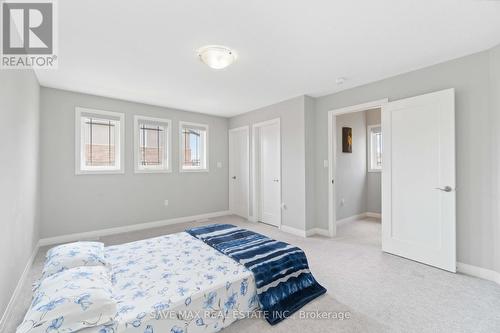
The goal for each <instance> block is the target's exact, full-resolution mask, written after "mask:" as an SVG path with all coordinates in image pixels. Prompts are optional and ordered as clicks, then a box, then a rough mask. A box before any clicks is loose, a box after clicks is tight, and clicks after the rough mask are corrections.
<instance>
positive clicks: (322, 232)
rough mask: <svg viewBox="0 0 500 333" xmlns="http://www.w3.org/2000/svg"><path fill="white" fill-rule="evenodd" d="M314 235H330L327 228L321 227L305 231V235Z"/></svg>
mask: <svg viewBox="0 0 500 333" xmlns="http://www.w3.org/2000/svg"><path fill="white" fill-rule="evenodd" d="M314 235H321V236H326V237H330V232H329V231H328V229H322V228H312V229H309V230H307V231H306V236H307V237H309V236H314Z"/></svg>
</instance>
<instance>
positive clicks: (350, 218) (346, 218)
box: [335, 213, 366, 227]
mask: <svg viewBox="0 0 500 333" xmlns="http://www.w3.org/2000/svg"><path fill="white" fill-rule="evenodd" d="M364 217H366V213H362V214H357V215H353V216H349V217H345V218H343V219H340V220H337V221H336V222H335V224H336V225H337V227H338V226H339V225H342V224H345V223H349V222H352V221H355V220H359V219H362V218H364Z"/></svg>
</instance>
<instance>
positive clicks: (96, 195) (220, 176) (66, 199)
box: [40, 88, 228, 238]
mask: <svg viewBox="0 0 500 333" xmlns="http://www.w3.org/2000/svg"><path fill="white" fill-rule="evenodd" d="M40 105H41V180H42V183H41V189H42V199H41V200H42V211H41V217H42V229H41V237H42V238H43V237H51V236H57V235H65V234H70V233H77V232H84V231H93V230H98V229H104V228H111V227H120V226H127V225H132V224H136V223H143V222H150V221H157V220H163V219H169V218H175V217H181V216H190V215H196V214H203V213H210V212H216V211H224V210H227V209H228V169H227V156H228V133H227V124H228V121H227V119H226V118H220V117H212V116H207V115H202V114H197V113H192V112H185V111H178V110H172V109H167V108H161V107H155V106H150V105H145V104H138V103H131V102H126V101H121V100H116V99H110V98H104V97H97V96H92V95H86V94H80V93H74V92H68V91H63V90H57V89H50V88H42V89H41V104H40ZM76 106H81V107H88V108H94V109H102V110H109V111H116V112H123V113H125V124H126V127H125V128H126V134H125V174H118V175H79V176H76V175H75V129H74V119H75V107H76ZM135 114H139V115H145V116H152V117H165V118H169V119H171V120H172V125H173V132H172V150H173V152H172V160H173V172H172V173H169V174H134V165H133V115H135ZM180 120H184V121H191V122H200V123H206V124H208V125H209V163H210V172H200V173H179V154H178V152H179V140H178V139H179V138H178V122H179V121H180ZM218 161H220V162H222V168H217V167H216V166H217V162H218ZM165 199H168V200H169V206H167V207H165V206H164V204H163V202H164V200H165Z"/></svg>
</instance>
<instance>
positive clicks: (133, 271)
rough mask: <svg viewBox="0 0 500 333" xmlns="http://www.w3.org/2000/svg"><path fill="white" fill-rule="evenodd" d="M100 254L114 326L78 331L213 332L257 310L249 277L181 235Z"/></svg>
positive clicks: (214, 252) (104, 332) (229, 259)
mask: <svg viewBox="0 0 500 333" xmlns="http://www.w3.org/2000/svg"><path fill="white" fill-rule="evenodd" d="M105 252H106V259H107V260H108V262H109V263H110V264H111V268H112V271H113V285H114V289H113V290H114V297H115V300H116V301H117V316H116V318H115V321H116V322H115V323H114V324H111V325H105V326H101V327H95V328H89V329H85V330H82V332H85V333H91V332H92V333H93V332H99V333H108V332H124V333H137V332H140V333H153V332H172V333H182V332H188V331H189V332H216V331H219V330H221V329H223V328H224V327H227V326H228V325H230V324H231V323H232V322H234V321H235V320H237V319H239V318H240V317H243V316H245V315H247V314H249V313H250V312H252V311H254V310H256V309H258V301H257V298H256V289H255V282H254V279H253V275H252V272H250V271H249V270H248V269H246V268H245V267H244V266H243V265H240V264H238V263H236V262H235V261H234V260H232V259H231V258H229V257H227V256H225V255H223V254H221V253H220V252H218V251H216V250H215V249H213V248H212V247H210V246H208V245H206V244H205V243H204V242H202V241H200V240H198V239H196V238H193V237H192V236H191V235H189V234H187V233H185V232H181V233H177V234H172V235H167V236H161V237H156V238H152V239H146V240H141V241H137V242H133V243H128V244H123V245H116V246H110V247H107V248H106V249H105Z"/></svg>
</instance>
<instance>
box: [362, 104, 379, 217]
mask: <svg viewBox="0 0 500 333" xmlns="http://www.w3.org/2000/svg"><path fill="white" fill-rule="evenodd" d="M380 122H381V117H380V109H374V110H368V111H366V126H370V125H378V124H380ZM382 135H383V134H382ZM367 145H368V141H367ZM366 161H367V163H369V157H368V155H367V156H366ZM366 211H367V212H370V213H379V214H380V213H381V212H382V173H381V172H368V173H367V174H366Z"/></svg>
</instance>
